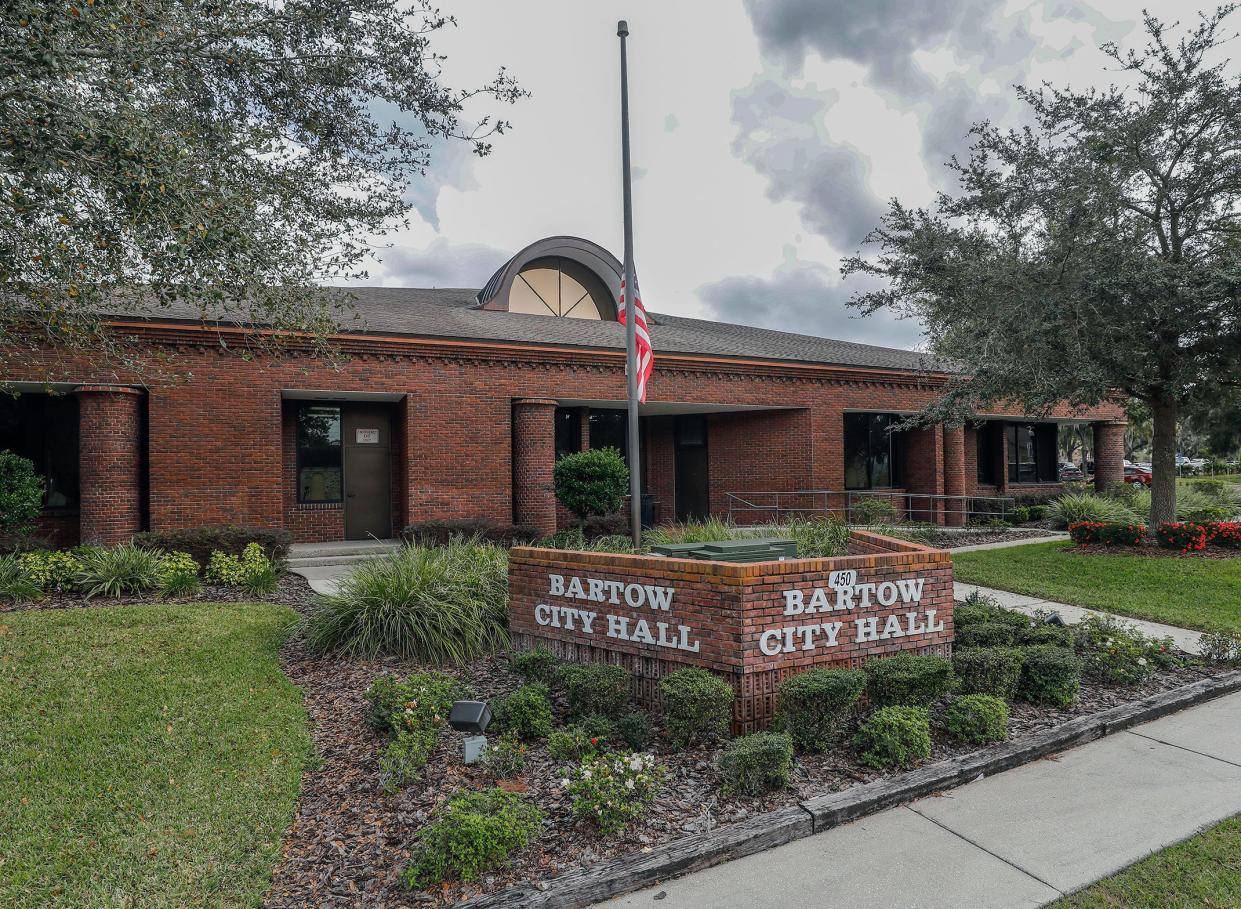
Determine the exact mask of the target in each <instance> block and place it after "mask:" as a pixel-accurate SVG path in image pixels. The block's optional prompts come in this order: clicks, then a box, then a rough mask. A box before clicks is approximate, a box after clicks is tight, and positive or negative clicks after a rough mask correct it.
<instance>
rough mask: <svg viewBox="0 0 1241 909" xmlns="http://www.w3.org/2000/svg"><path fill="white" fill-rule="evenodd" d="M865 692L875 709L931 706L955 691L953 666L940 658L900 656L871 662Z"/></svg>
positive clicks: (907, 654)
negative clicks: (953, 688)
mask: <svg viewBox="0 0 1241 909" xmlns="http://www.w3.org/2000/svg"><path fill="white" fill-rule="evenodd" d="M864 668H865V671H866V693H867V695H869V697H870V702H871V704H873V705H874V706H876V707H889V706H903V707H930V706H931V705H932V704H934V703H935V702H936V701H938V700H939V699H940V698H942V697H943V696H944V695H946V694H947V693H948V692H949V691H951V690H952V686H953V678H952V664H951V663H950V662H948V660H946V659H944V658H943V657H941V656H934V655H933V654H926V655H919V654H914V653H898V654H896V655H895V656H890V657H884V658H883V659H878V660H870V661H869V662H868V663H867V664H866V666H865V667H864Z"/></svg>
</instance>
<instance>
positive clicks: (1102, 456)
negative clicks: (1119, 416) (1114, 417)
mask: <svg viewBox="0 0 1241 909" xmlns="http://www.w3.org/2000/svg"><path fill="white" fill-rule="evenodd" d="M1127 425H1128V424H1126V423H1095V424H1093V429H1094V486H1095V489H1100V490H1102V489H1106V488H1107V487H1109V486H1111V485H1113V484H1115V483H1123V482H1124V480H1125V427H1126V426H1127Z"/></svg>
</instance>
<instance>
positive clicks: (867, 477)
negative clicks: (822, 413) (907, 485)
mask: <svg viewBox="0 0 1241 909" xmlns="http://www.w3.org/2000/svg"><path fill="white" fill-rule="evenodd" d="M898 422H900V417H896V416H892V415H891V414H886V413H847V414H845V452H844V453H845V488H846V489H877V488H884V487H890V486H899V485H900V484H901V433H899V432H891V431H890V427H892V426H894V425H896V424H897V423H898Z"/></svg>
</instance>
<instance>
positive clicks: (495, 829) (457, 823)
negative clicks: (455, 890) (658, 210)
mask: <svg viewBox="0 0 1241 909" xmlns="http://www.w3.org/2000/svg"><path fill="white" fill-rule="evenodd" d="M542 825H543V812H541V811H539V809H538V808H536V807H535V806H534V805H531V804H529V803H527V802H525V801H523V800H522V798H521V797H520V796H518V795H516V794H514V793H511V792H505V791H504V790H503V789H488V790H485V791H482V792H469V793H466V794H464V795H458V796H454V797H453V798H452V799H450V800H449V801H448V804H447V805H445V806H444V808H443V809H442V810H441V811H440V812H439V813H438V815H437V816H436V819H435V820H434V821H433V822H432V823H431V824H429V825H428V826H427V827H425V828H423V830H422V832H421V833H420V834H419V842H418V846H417V849H416V850H415V859H414V861H413V863H411V864H410V865H409V867H408V868H406V869H405V871H404V872H402V874H401V880H402V881H403V882H404V883H405V885H406V886H408V887H410V888H413V889H420V888H423V887H430V886H432V885H434V884H438V883H439V882H440V881H443V880H445V879H447V878H448V877H450V876H452V875H456V876H457V877H459V878H460V879H461V880H463V881H474V880H477V879H478V877H479V875H481V874H482V873H483V872H485V871H489V870H491V869H493V868H498V867H500V866H501V865H502V864H503V863H504V862H505V860H506V859H507V858H508V857H509V855H511V854H512V853H513V852H515V851H516V850H518V849H521V848H522V847H524V846H525V845H526V844H528V843H529V842H530V841H531V840H533V839H534V838H535V837H536V836H537V835H538V833H539V830H540V829H541V827H542Z"/></svg>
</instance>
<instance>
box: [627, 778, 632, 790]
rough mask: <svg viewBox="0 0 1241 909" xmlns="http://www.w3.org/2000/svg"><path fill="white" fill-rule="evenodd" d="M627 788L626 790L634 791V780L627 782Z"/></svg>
mask: <svg viewBox="0 0 1241 909" xmlns="http://www.w3.org/2000/svg"><path fill="white" fill-rule="evenodd" d="M625 788H626V789H632V788H633V780H625Z"/></svg>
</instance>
